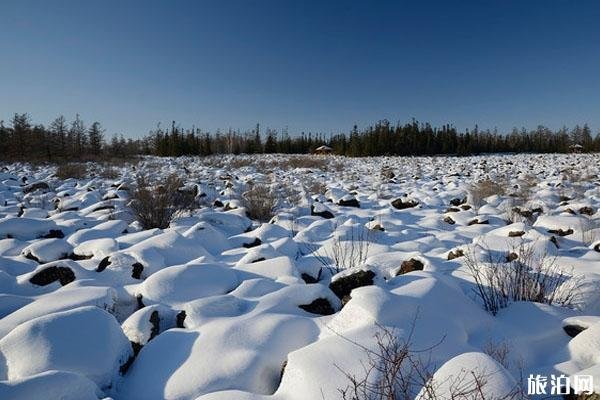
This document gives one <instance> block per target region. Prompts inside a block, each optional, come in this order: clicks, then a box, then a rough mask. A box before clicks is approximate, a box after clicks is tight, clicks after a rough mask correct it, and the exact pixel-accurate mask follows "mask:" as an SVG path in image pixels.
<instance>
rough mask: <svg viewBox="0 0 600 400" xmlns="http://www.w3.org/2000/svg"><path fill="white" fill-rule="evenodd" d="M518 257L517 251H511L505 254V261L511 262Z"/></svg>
mask: <svg viewBox="0 0 600 400" xmlns="http://www.w3.org/2000/svg"><path fill="white" fill-rule="evenodd" d="M518 258H519V255H518V254H517V253H515V252H511V253H508V255H507V256H506V262H507V263H509V262H513V261H515V260H517V259H518Z"/></svg>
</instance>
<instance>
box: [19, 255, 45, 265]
mask: <svg viewBox="0 0 600 400" xmlns="http://www.w3.org/2000/svg"><path fill="white" fill-rule="evenodd" d="M23 257H25V258H27V259H28V260H33V261H35V262H36V263H39V264H41V261H40V259H39V258H37V257H36V256H34V255H33V254H31V253H24V254H23Z"/></svg>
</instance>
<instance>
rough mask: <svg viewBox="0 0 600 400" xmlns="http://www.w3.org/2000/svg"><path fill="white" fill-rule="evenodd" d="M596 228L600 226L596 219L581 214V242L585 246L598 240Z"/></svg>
mask: <svg viewBox="0 0 600 400" xmlns="http://www.w3.org/2000/svg"><path fill="white" fill-rule="evenodd" d="M598 228H600V223H599V221H598V220H596V219H593V218H590V217H586V216H584V215H582V218H581V219H580V220H579V230H580V232H581V243H583V244H584V245H585V246H590V245H591V244H593V243H594V242H596V241H597V240H598Z"/></svg>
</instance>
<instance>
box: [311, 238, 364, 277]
mask: <svg viewBox="0 0 600 400" xmlns="http://www.w3.org/2000/svg"><path fill="white" fill-rule="evenodd" d="M370 236H371V231H370V230H369V229H361V228H358V229H356V228H354V227H352V229H351V230H350V237H349V238H346V239H341V238H340V237H339V236H335V235H334V237H333V238H332V240H331V249H330V250H327V249H326V248H324V247H321V248H319V249H315V250H313V251H312V253H313V255H314V256H315V257H316V258H317V260H319V262H320V263H321V264H323V266H325V267H326V268H330V269H332V270H333V271H334V272H336V273H338V272H340V271H343V270H345V269H349V268H353V267H358V266H360V265H362V264H364V262H365V261H366V260H367V257H368V256H369V247H370V245H371V242H370Z"/></svg>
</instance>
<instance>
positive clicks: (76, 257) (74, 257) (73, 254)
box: [69, 253, 94, 261]
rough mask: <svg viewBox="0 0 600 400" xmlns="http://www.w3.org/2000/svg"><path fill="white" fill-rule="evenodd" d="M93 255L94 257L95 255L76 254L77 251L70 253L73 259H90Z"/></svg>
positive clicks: (70, 257)
mask: <svg viewBox="0 0 600 400" xmlns="http://www.w3.org/2000/svg"><path fill="white" fill-rule="evenodd" d="M92 257H94V256H84V255H82V254H75V253H71V254H69V259H71V260H73V261H81V260H89V259H90V258H92Z"/></svg>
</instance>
